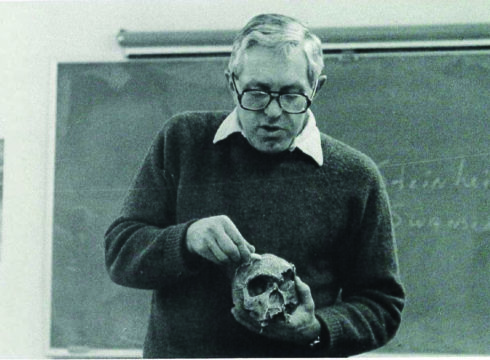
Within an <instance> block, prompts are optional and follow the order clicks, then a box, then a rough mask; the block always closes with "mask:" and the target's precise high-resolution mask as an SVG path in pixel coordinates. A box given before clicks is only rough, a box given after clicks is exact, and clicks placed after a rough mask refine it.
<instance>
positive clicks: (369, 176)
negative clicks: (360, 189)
mask: <svg viewBox="0 0 490 360" xmlns="http://www.w3.org/2000/svg"><path fill="white" fill-rule="evenodd" d="M321 142H322V149H323V156H324V159H325V163H324V166H327V167H329V168H331V169H333V170H335V171H338V172H341V173H342V174H344V175H345V176H348V177H354V178H357V179H359V180H361V179H364V180H366V181H368V182H372V181H374V182H376V183H377V182H379V181H380V180H381V174H380V171H379V169H378V166H377V165H376V163H375V162H374V161H373V160H372V159H371V158H370V157H369V156H368V155H366V154H365V153H363V152H362V151H360V150H358V149H355V148H353V147H352V146H350V145H347V144H346V143H344V142H342V141H340V140H337V139H335V138H333V137H331V136H329V135H326V134H324V133H321Z"/></svg>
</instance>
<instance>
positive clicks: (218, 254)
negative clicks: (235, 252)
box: [205, 238, 229, 264]
mask: <svg viewBox="0 0 490 360" xmlns="http://www.w3.org/2000/svg"><path fill="white" fill-rule="evenodd" d="M205 241H206V250H205V251H207V252H208V254H210V255H211V256H212V257H214V259H215V260H216V261H214V262H217V263H218V264H220V263H226V262H228V261H229V258H228V256H227V255H226V254H225V253H224V252H223V250H221V248H220V247H219V246H218V244H217V243H216V240H215V239H214V238H206V240H205ZM210 260H211V261H213V259H210Z"/></svg>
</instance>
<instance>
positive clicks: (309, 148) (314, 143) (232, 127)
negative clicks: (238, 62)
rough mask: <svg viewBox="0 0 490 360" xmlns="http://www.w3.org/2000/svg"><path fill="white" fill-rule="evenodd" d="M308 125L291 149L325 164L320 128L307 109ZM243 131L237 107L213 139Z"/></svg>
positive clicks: (214, 141)
mask: <svg viewBox="0 0 490 360" xmlns="http://www.w3.org/2000/svg"><path fill="white" fill-rule="evenodd" d="M306 118H307V119H306V126H305V128H304V129H303V131H301V133H300V134H299V135H298V136H296V138H295V139H294V141H293V143H292V144H291V147H290V148H289V151H293V150H294V149H296V148H298V149H299V150H301V151H302V152H303V153H305V154H306V155H308V156H310V157H311V158H312V159H313V160H315V162H316V163H317V164H318V165H319V166H322V165H323V151H322V144H321V138H320V130H319V129H318V127H317V126H316V120H315V115H313V113H312V112H311V110H309V109H308V110H307V114H306ZM237 132H239V133H241V134H242V135H243V136H244V137H245V134H244V133H243V130H242V128H241V126H240V123H239V121H238V115H237V109H236V108H235V109H234V110H233V111H232V112H231V113H230V114H229V115H228V116H227V117H226V118H225V120H223V122H222V123H221V125H220V127H219V128H218V131H216V134H215V136H214V139H213V143H214V144H216V143H217V142H219V141H221V140H224V139H226V138H227V137H228V136H230V135H231V134H233V133H237Z"/></svg>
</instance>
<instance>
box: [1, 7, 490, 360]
mask: <svg viewBox="0 0 490 360" xmlns="http://www.w3.org/2000/svg"><path fill="white" fill-rule="evenodd" d="M386 4H387V2H385V1H383V0H372V1H369V2H368V1H361V0H355V1H348V2H347V1H342V0H332V1H327V0H324V1H316V0H315V1H313V0H312V1H292V0H291V1H285V0H284V1H279V0H273V1H271V0H269V1H267V2H264V1H262V0H249V1H246V2H245V1H239V0H219V1H212V0H200V1H198V0H180V1H179V0H166V1H97V2H95V1H69V2H68V1H66V2H51V1H49V2H48V1H43V2H9V3H7V2H0V44H2V47H1V48H0V69H2V70H1V71H0V84H1V85H0V136H3V137H5V139H6V142H5V167H4V194H3V196H4V201H3V229H2V230H3V233H2V237H1V242H0V304H1V308H0V324H1V326H0V357H43V356H44V354H45V351H46V349H45V346H46V344H47V342H48V338H47V335H48V321H47V320H48V317H47V316H48V310H49V304H48V301H47V299H48V298H49V293H48V291H47V289H48V283H47V281H48V279H49V271H50V270H49V269H50V267H49V261H48V260H47V259H49V250H50V237H49V234H50V233H49V228H50V211H49V210H50V209H49V207H48V206H47V204H49V203H50V199H49V196H50V195H49V187H50V186H51V184H50V182H51V180H52V176H53V175H52V169H51V168H50V163H51V162H52V156H53V152H52V150H53V149H52V139H51V138H50V136H51V135H52V127H53V123H54V107H53V103H54V96H55V92H54V76H55V74H54V72H53V70H54V64H55V63H56V61H70V60H76V61H80V60H82V61H85V60H86V61H93V60H111V61H117V60H122V55H121V51H120V49H119V48H118V46H117V43H116V41H115V35H116V34H117V32H118V31H119V30H120V29H121V28H124V29H127V30H133V31H143V30H147V31H151V30H159V31H162V30H164V31H166V30H169V31H172V30H203V29H237V28H239V27H241V26H242V25H243V24H244V23H245V22H246V20H248V19H249V18H250V17H251V16H253V15H254V14H257V13H260V12H280V13H284V14H289V15H293V16H296V17H299V18H300V19H303V20H304V21H306V22H307V23H308V24H309V25H310V26H312V27H327V26H378V25H419V24H420V25H423V24H447V23H478V22H490V11H489V10H490V5H489V3H488V1H487V0H473V1H466V0H458V1H456V0H454V1H450V0H447V1H443V0H437V1H427V0H416V1H414V0H404V1H402V0H396V1H391V2H389V4H390V5H389V6H388V5H386Z"/></svg>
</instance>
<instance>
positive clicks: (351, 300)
mask: <svg viewBox="0 0 490 360" xmlns="http://www.w3.org/2000/svg"><path fill="white" fill-rule="evenodd" d="M226 115H227V113H224V112H192V113H184V114H181V115H178V116H175V117H174V118H172V119H170V120H169V121H168V122H167V123H166V124H165V126H164V127H163V129H162V130H161V131H160V133H159V134H158V135H157V137H156V139H155V141H154V143H153V144H152V146H151V148H150V150H149V152H148V154H147V156H146V158H145V160H144V161H143V164H142V166H141V168H140V171H139V172H138V174H137V176H136V178H135V180H134V182H133V184H132V186H131V188H130V190H129V192H128V195H127V197H126V199H125V202H124V205H123V208H122V212H121V215H120V216H119V217H118V218H117V219H116V220H115V221H114V222H113V224H112V225H111V226H110V227H109V229H108V230H107V232H106V236H105V241H106V264H107V269H108V272H109V274H110V276H111V278H112V280H113V281H115V282H116V283H118V284H121V285H124V286H129V287H134V288H141V289H153V290H154V291H153V298H152V305H151V316H150V319H149V327H148V332H147V336H146V339H145V345H144V351H143V356H144V357H160V358H189V357H192V358H196V357H199V358H202V357H221V358H223V357H227V358H230V357H312V356H323V357H334V356H349V355H354V354H358V353H362V352H366V351H369V350H372V349H375V348H378V347H380V346H382V345H384V344H386V343H387V342H388V341H389V340H390V339H391V338H392V337H393V336H394V335H395V333H396V331H397V329H398V327H399V324H400V320H401V312H402V309H403V305H404V291H403V287H402V285H401V282H400V277H399V269H398V260H397V256H396V244H395V240H394V236H393V231H392V222H391V214H390V207H389V201H388V197H387V193H386V190H385V187H384V184H383V181H382V177H381V175H380V173H379V171H378V169H377V167H376V166H375V164H374V163H373V162H372V160H370V159H369V158H368V157H367V156H366V155H364V154H362V153H360V152H359V151H357V150H354V149H353V148H351V147H349V146H347V145H345V144H343V143H341V142H340V141H338V140H335V139H333V138H331V137H329V136H327V135H325V134H323V133H322V134H321V143H322V149H323V155H324V160H325V161H324V164H323V165H322V166H319V165H318V164H317V163H315V162H314V161H313V160H312V159H311V158H310V157H308V156H307V155H305V154H304V153H302V152H301V151H300V150H298V149H296V150H294V151H291V152H290V151H285V152H282V153H279V154H267V153H262V152H260V151H258V150H256V149H255V148H253V147H252V146H251V145H250V144H249V143H248V141H247V140H246V139H245V138H244V137H243V136H242V135H241V134H238V133H236V134H232V135H230V136H229V137H228V138H227V139H225V140H223V141H220V142H218V143H216V144H213V137H214V135H215V133H216V131H217V129H218V127H219V125H220V124H221V122H222V121H223V119H224V118H225V117H226ZM214 215H227V216H228V217H229V218H230V219H231V220H232V221H233V222H234V224H235V225H236V226H237V228H238V229H239V231H240V233H241V234H242V235H243V236H244V238H245V239H247V241H248V242H249V243H251V244H252V245H254V246H255V248H256V252H257V253H259V254H262V253H272V254H275V255H277V256H280V257H282V258H284V259H286V260H288V261H289V262H291V263H293V264H295V266H296V271H297V274H298V275H299V276H300V277H301V279H302V280H303V281H304V282H305V283H306V284H308V285H309V286H310V288H311V293H312V296H313V299H314V301H315V312H316V316H317V318H318V319H319V320H320V322H321V324H322V328H323V330H322V331H323V338H322V343H321V344H320V346H319V347H317V348H316V349H315V350H312V349H311V348H310V347H309V346H307V345H306V344H305V345H296V344H289V343H287V342H285V341H275V340H270V339H267V338H265V337H263V336H261V335H259V334H254V333H252V332H249V331H248V330H247V329H246V328H245V327H243V326H242V325H241V324H239V323H238V322H236V320H235V319H234V318H233V316H232V314H231V313H230V310H231V308H232V306H233V303H232V297H231V279H230V276H229V275H228V272H227V271H225V269H223V268H222V267H220V266H218V265H215V264H214V263H211V262H209V261H206V260H204V259H202V258H200V257H198V256H197V255H194V254H191V253H189V252H188V250H187V248H186V246H185V237H186V231H187V228H188V227H189V226H190V224H191V223H192V222H193V221H196V220H198V219H201V218H204V217H209V216H214Z"/></svg>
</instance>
